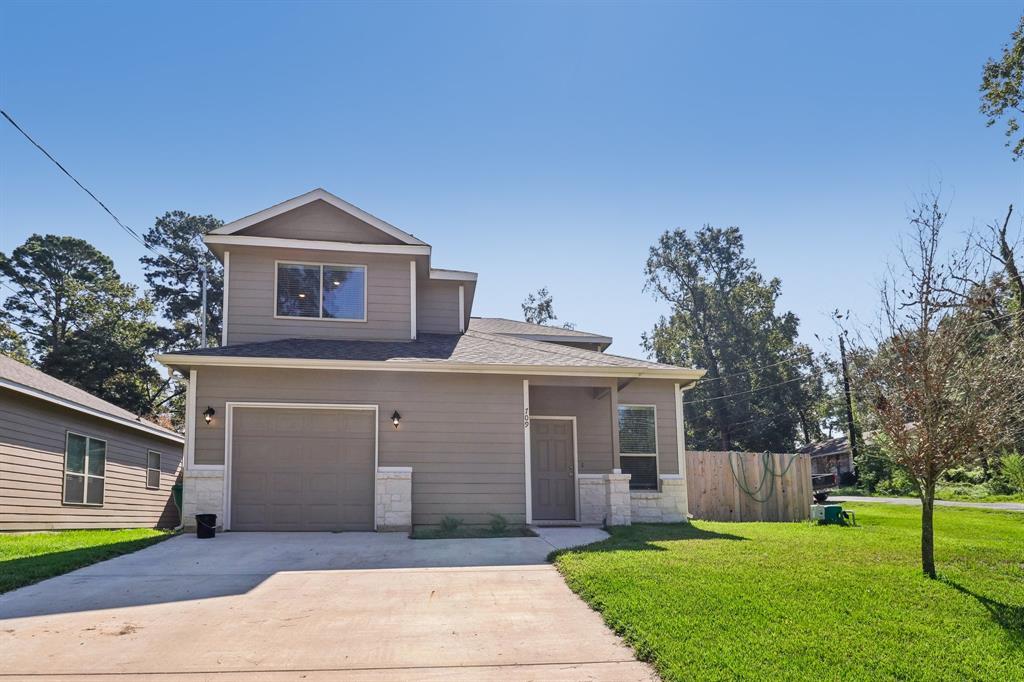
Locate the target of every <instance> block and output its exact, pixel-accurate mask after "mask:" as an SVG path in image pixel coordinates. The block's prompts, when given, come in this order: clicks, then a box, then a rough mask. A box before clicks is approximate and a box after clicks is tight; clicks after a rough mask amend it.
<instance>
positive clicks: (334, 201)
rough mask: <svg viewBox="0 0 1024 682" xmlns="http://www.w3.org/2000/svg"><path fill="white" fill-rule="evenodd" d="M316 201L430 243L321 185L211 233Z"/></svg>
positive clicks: (405, 239) (403, 238) (411, 240)
mask: <svg viewBox="0 0 1024 682" xmlns="http://www.w3.org/2000/svg"><path fill="white" fill-rule="evenodd" d="M314 201H324V202H326V203H328V204H330V205H331V206H334V207H335V208H337V209H339V210H342V211H344V212H345V213H348V214H349V215H351V216H353V217H355V218H358V219H359V220H362V221H363V222H364V223H366V224H368V225H370V226H372V227H375V228H377V229H378V230H380V231H381V232H384V233H385V234H388V235H390V236H392V237H394V238H395V239H398V240H399V241H400V242H402V243H403V244H409V245H413V246H429V244H427V243H426V242H424V241H420V240H419V239H417V238H416V237H414V236H413V235H411V234H409V233H408V232H405V231H404V230H400V229H398V228H397V227H395V226H394V225H392V224H390V223H387V222H385V221H383V220H381V219H380V218H378V217H376V216H374V215H370V214H369V213H367V212H366V211H364V210H363V209H361V208H359V207H358V206H354V205H352V204H350V203H348V202H347V201H345V200H344V199H342V198H341V197H339V196H336V195H334V194H331V193H330V192H328V191H327V190H325V189H322V188H320V187H318V188H316V189H314V190H312V191H310V192H306V193H305V194H300V195H299V196H297V197H293V198H291V199H288V200H287V201H282V202H281V203H279V204H275V205H273V206H271V207H270V208H265V209H263V210H262V211H258V212H256V213H253V214H252V215H247V216H245V217H244V218H239V219H238V220H235V221H232V222H230V223H227V224H225V225H222V226H220V227H218V228H217V229H216V230H211V231H210V234H212V235H218V234H219V235H228V234H235V233H236V232H239V231H241V230H244V229H245V228H247V227H252V226H253V225H255V224H256V223H261V222H263V221H264V220H269V219H270V218H273V217H275V216H279V215H281V214H282V213H287V212H288V211H292V210H294V209H296V208H299V207H300V206H305V205H306V204H310V203H313V202H314Z"/></svg>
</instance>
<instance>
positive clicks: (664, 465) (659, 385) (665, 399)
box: [619, 379, 679, 474]
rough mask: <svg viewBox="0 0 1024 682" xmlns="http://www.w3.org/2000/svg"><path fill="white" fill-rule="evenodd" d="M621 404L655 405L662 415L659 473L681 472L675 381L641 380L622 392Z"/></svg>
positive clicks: (659, 429) (659, 423) (660, 416)
mask: <svg viewBox="0 0 1024 682" xmlns="http://www.w3.org/2000/svg"><path fill="white" fill-rule="evenodd" d="M619 404H620V405H654V406H656V408H657V414H658V473H659V474H678V473H679V453H678V451H677V449H676V408H675V384H673V382H671V381H658V380H656V379H637V380H636V381H634V382H632V383H630V384H629V385H628V386H626V387H625V388H623V389H622V390H621V391H619Z"/></svg>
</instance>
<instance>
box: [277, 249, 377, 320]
mask: <svg viewBox="0 0 1024 682" xmlns="http://www.w3.org/2000/svg"><path fill="white" fill-rule="evenodd" d="M276 298H277V301H276V303H275V308H274V311H275V314H276V315H277V316H278V317H306V318H313V319H326V320H354V321H359V322H362V321H364V320H366V266H365V265H327V264H316V263H278V264H277V296H276Z"/></svg>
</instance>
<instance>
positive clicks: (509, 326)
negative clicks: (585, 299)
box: [469, 317, 611, 343]
mask: <svg viewBox="0 0 1024 682" xmlns="http://www.w3.org/2000/svg"><path fill="white" fill-rule="evenodd" d="M469 329H470V331H477V332H483V333H485V334H510V335H513V336H559V337H565V338H569V337H579V338H580V340H585V339H594V338H597V339H606V340H607V341H608V342H609V343H610V342H611V338H610V337H608V336H605V335H604V334H591V333H590V332H584V331H580V330H579V329H565V328H564V327H552V326H550V325H546V324H533V323H532V322H522V321H520V320H508V319H505V318H504V317H472V318H470V320H469Z"/></svg>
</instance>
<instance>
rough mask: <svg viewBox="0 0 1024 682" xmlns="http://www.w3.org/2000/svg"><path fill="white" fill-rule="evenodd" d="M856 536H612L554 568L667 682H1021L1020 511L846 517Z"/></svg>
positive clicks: (778, 530) (705, 529) (1023, 572)
mask: <svg viewBox="0 0 1024 682" xmlns="http://www.w3.org/2000/svg"><path fill="white" fill-rule="evenodd" d="M844 506H845V507H848V508H851V509H854V510H855V511H856V512H857V520H858V522H859V523H860V524H861V526H860V527H858V528H844V527H837V526H817V525H813V524H811V523H790V524H770V523H712V522H695V523H693V524H692V525H690V526H687V525H682V524H680V525H667V526H652V525H636V526H632V527H630V528H616V529H614V530H613V531H612V537H611V538H609V539H608V540H605V541H604V542H600V543H597V544H594V545H589V546H587V547H584V548H579V549H576V550H570V551H567V552H563V553H561V554H559V555H558V556H557V558H556V565H557V566H558V569H559V570H560V571H561V572H562V574H563V575H564V576H565V578H566V581H567V582H568V584H569V586H570V587H571V588H572V589H573V590H575V591H576V592H577V593H578V594H580V596H581V597H583V599H584V600H586V601H587V602H588V603H589V604H590V605H591V606H593V607H594V608H595V609H597V610H598V611H599V612H601V613H602V615H603V616H604V619H605V621H606V622H607V623H608V624H609V625H610V626H611V627H612V628H613V629H614V630H615V631H617V632H618V633H619V634H621V635H622V636H623V637H624V638H625V639H626V640H627V641H628V642H629V643H630V644H631V645H632V646H633V648H634V649H635V650H636V652H637V654H638V655H639V656H640V657H641V658H642V659H645V660H648V661H651V662H652V663H654V665H655V666H656V667H657V669H658V671H659V672H660V673H661V675H662V676H663V677H664V679H666V680H693V679H702V680H703V679H722V680H724V679H730V680H731V679H758V680H760V679H765V680H777V679H800V680H811V679H818V680H837V679H843V680H851V679H857V680H869V679H870V680H881V679H901V680H919V679H927V680H1024V514H1019V513H1018V514H1014V513H1009V512H991V511H987V510H985V511H982V510H976V509H959V508H946V507H944V508H939V509H937V510H936V512H935V525H936V559H937V562H938V568H939V572H940V573H941V574H942V580H938V581H933V580H928V579H926V578H924V577H923V576H922V575H921V573H920V569H919V568H918V566H919V553H918V542H919V534H920V531H919V528H920V526H919V521H920V510H919V509H916V508H911V507H898V506H894V505H882V504H856V505H849V504H848V505H844Z"/></svg>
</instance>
